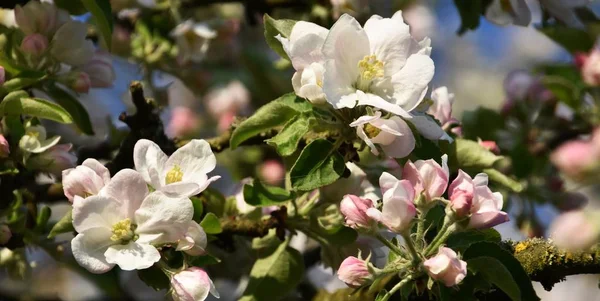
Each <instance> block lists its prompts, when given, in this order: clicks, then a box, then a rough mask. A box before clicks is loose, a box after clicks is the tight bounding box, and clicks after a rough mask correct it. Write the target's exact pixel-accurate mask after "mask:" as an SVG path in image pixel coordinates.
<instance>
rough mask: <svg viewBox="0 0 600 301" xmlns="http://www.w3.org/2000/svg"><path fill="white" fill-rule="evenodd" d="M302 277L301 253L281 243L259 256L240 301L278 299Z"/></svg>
mask: <svg viewBox="0 0 600 301" xmlns="http://www.w3.org/2000/svg"><path fill="white" fill-rule="evenodd" d="M303 277H304V263H303V259H302V255H301V254H300V252H298V251H297V250H296V249H293V248H290V247H288V246H287V243H282V244H280V245H279V247H277V249H276V250H275V251H274V252H273V253H271V254H270V255H268V256H266V257H263V258H259V259H258V260H257V261H256V262H255V263H254V266H253V267H252V270H251V271H250V281H249V282H248V286H247V287H246V291H245V292H244V295H243V296H242V298H240V299H239V300H240V301H273V300H279V299H281V298H282V297H284V296H285V295H287V294H288V293H289V292H290V291H291V290H292V289H293V288H294V287H296V286H297V285H298V284H299V283H300V281H302V278H303Z"/></svg>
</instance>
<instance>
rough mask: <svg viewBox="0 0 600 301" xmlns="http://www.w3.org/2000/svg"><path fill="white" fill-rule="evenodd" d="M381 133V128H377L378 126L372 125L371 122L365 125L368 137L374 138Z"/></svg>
mask: <svg viewBox="0 0 600 301" xmlns="http://www.w3.org/2000/svg"><path fill="white" fill-rule="evenodd" d="M379 133H381V129H379V128H377V127H376V126H374V125H371V124H370V123H367V124H366V125H365V134H367V137H369V138H371V139H373V138H375V137H377V135H379Z"/></svg>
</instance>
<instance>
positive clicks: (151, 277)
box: [137, 265, 171, 291]
mask: <svg viewBox="0 0 600 301" xmlns="http://www.w3.org/2000/svg"><path fill="white" fill-rule="evenodd" d="M137 274H138V277H139V278H140V280H142V281H143V282H144V283H145V284H146V285H148V286H149V287H151V288H153V289H154V290H156V291H160V290H163V289H168V288H169V287H170V286H171V281H169V277H167V275H165V273H164V272H163V271H162V270H161V269H160V268H159V267H157V266H156V265H153V266H151V267H149V268H147V269H144V270H138V271H137Z"/></svg>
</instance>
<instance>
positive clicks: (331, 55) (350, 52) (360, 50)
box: [323, 14, 370, 78]
mask: <svg viewBox="0 0 600 301" xmlns="http://www.w3.org/2000/svg"><path fill="white" fill-rule="evenodd" d="M350 45H352V46H351V47H349V46H350ZM323 54H324V55H325V58H326V59H334V60H335V61H336V66H337V67H338V68H340V69H341V70H339V71H340V72H341V73H347V74H348V76H350V77H353V78H356V76H358V74H359V72H358V62H359V61H360V60H362V59H363V58H364V57H365V56H367V55H369V54H370V44H369V38H368V37H367V34H366V33H365V31H364V30H363V29H362V27H361V26H360V24H359V23H358V21H356V19H354V18H353V17H352V16H350V15H348V14H344V15H342V16H341V17H340V18H339V19H338V20H337V21H336V22H335V24H333V26H332V27H331V30H330V31H329V35H328V36H327V39H326V40H325V44H324V45H323ZM326 70H328V72H329V68H326Z"/></svg>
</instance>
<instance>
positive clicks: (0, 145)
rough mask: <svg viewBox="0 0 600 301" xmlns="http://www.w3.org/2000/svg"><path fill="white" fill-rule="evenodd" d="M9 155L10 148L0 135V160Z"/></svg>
mask: <svg viewBox="0 0 600 301" xmlns="http://www.w3.org/2000/svg"><path fill="white" fill-rule="evenodd" d="M8 155H10V146H9V145H8V141H6V138H4V135H1V134H0V158H6V157H8Z"/></svg>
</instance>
